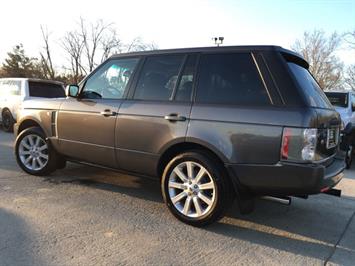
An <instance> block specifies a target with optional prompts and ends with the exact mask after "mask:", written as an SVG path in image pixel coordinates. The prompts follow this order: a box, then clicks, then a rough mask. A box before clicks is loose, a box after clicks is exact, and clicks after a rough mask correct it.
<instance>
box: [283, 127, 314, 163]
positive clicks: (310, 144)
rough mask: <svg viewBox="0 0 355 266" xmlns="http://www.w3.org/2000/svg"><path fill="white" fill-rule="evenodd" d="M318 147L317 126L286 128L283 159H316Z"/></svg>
mask: <svg viewBox="0 0 355 266" xmlns="http://www.w3.org/2000/svg"><path fill="white" fill-rule="evenodd" d="M316 148H317V129H316V128H288V127H286V128H284V129H283V134H282V145H281V159H282V160H288V161H305V162H308V161H315V160H316Z"/></svg>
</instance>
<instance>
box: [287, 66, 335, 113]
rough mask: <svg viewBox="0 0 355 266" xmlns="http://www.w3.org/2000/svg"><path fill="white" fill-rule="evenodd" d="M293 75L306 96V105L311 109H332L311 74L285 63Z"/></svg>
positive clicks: (301, 68)
mask: <svg viewBox="0 0 355 266" xmlns="http://www.w3.org/2000/svg"><path fill="white" fill-rule="evenodd" d="M287 64H288V66H289V67H290V69H291V71H292V73H293V75H294V76H295V78H296V80H297V82H298V84H299V86H300V87H301V88H302V90H303V92H304V95H305V96H306V99H307V103H308V104H309V105H310V106H312V107H321V108H332V104H331V103H330V102H329V100H328V98H327V96H325V94H324V92H323V91H322V89H321V88H320V87H319V85H318V83H317V81H316V80H315V79H314V78H313V76H312V75H311V73H309V71H308V70H307V69H305V68H304V67H302V66H300V65H297V64H295V63H292V62H288V63H287Z"/></svg>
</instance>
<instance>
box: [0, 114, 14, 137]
mask: <svg viewBox="0 0 355 266" xmlns="http://www.w3.org/2000/svg"><path fill="white" fill-rule="evenodd" d="M14 124H15V119H14V118H13V117H12V114H11V112H10V111H9V110H5V111H4V112H3V113H2V128H3V129H4V131H6V132H13V130H14Z"/></svg>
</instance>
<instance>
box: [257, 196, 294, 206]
mask: <svg viewBox="0 0 355 266" xmlns="http://www.w3.org/2000/svg"><path fill="white" fill-rule="evenodd" d="M261 198H262V199H264V200H269V201H273V202H277V203H281V204H284V205H291V198H290V197H272V196H264V197H261Z"/></svg>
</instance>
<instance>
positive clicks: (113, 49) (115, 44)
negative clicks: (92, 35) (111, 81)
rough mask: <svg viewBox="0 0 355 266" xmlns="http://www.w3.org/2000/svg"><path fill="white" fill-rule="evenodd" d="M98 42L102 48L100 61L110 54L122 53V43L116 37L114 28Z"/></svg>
mask: <svg viewBox="0 0 355 266" xmlns="http://www.w3.org/2000/svg"><path fill="white" fill-rule="evenodd" d="M100 43H101V48H102V56H101V63H102V62H103V61H105V60H106V59H107V58H109V57H110V56H111V55H112V54H115V53H116V54H119V53H122V46H123V44H122V42H121V40H120V39H119V38H118V36H117V33H116V30H115V29H110V33H109V34H107V35H105V36H104V37H103V38H102V40H101V42H100Z"/></svg>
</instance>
